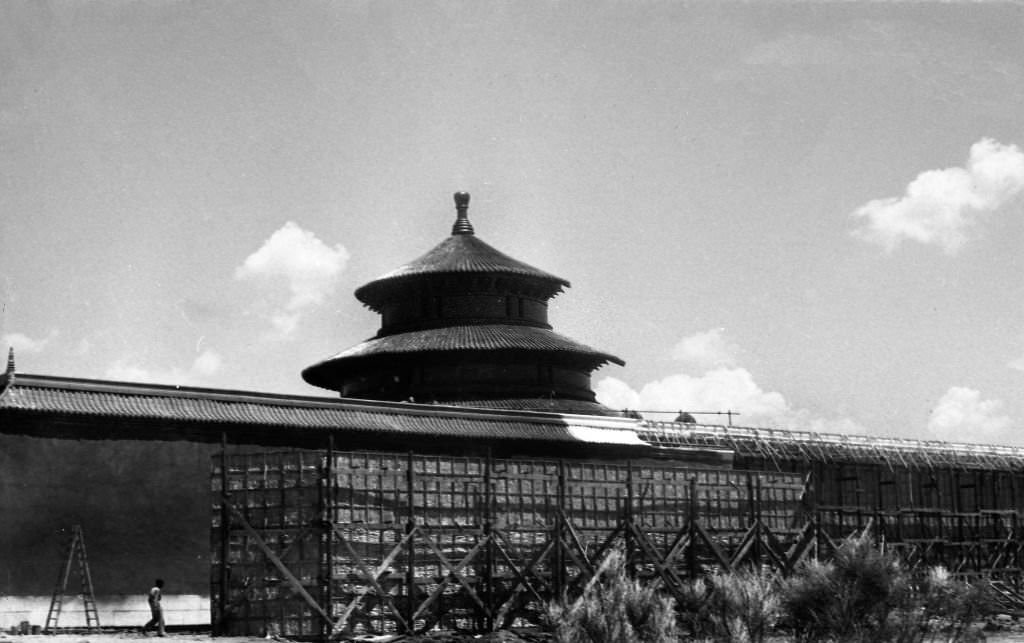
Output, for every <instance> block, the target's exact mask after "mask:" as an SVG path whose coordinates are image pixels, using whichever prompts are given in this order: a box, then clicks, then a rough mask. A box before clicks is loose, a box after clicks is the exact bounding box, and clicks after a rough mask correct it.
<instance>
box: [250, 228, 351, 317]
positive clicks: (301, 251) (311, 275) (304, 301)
mask: <svg viewBox="0 0 1024 643" xmlns="http://www.w3.org/2000/svg"><path fill="white" fill-rule="evenodd" d="M348 258H349V253H348V251H347V250H346V249H345V247H344V246H342V245H341V244H338V245H336V246H334V247H333V248H331V247H330V246H328V245H327V244H325V243H324V242H323V241H321V240H320V239H318V238H317V237H316V235H315V234H313V233H312V232H309V231H308V230H303V229H302V228H300V227H299V226H298V225H297V224H295V223H294V222H292V221H289V222H287V223H285V224H284V225H283V226H281V227H280V228H279V229H278V230H276V231H275V232H274V233H273V234H272V235H270V237H269V238H268V239H267V240H266V241H264V242H263V245H262V246H260V248H259V249H258V250H256V251H255V252H253V253H252V254H251V255H249V256H248V257H246V258H245V261H243V262H242V265H240V266H238V267H237V268H236V269H235V278H236V279H241V280H254V281H260V282H264V283H273V282H275V281H280V280H283V281H284V282H285V284H286V285H287V288H288V299H287V301H285V302H284V303H283V304H280V305H277V306H275V308H274V311H273V312H272V313H270V315H269V317H270V320H271V324H272V325H273V326H274V328H275V329H276V330H277V331H278V332H279V333H280V334H281V335H283V336H288V335H291V334H292V333H293V332H294V331H295V329H296V327H297V326H298V324H299V321H300V319H301V317H302V313H303V312H304V311H306V310H308V309H309V308H310V307H313V306H316V305H319V304H322V303H323V301H324V299H325V298H326V296H327V295H328V294H329V293H330V292H331V291H332V290H333V289H334V286H335V284H336V283H337V280H338V277H339V276H340V275H341V273H342V271H343V270H344V269H345V264H346V263H347V262H348Z"/></svg>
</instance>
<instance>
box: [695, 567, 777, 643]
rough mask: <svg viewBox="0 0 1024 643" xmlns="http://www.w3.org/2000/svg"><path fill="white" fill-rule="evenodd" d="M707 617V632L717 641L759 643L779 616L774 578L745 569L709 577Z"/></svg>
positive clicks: (767, 574)
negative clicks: (708, 624) (710, 588)
mask: <svg viewBox="0 0 1024 643" xmlns="http://www.w3.org/2000/svg"><path fill="white" fill-rule="evenodd" d="M711 585H712V590H711V592H710V595H709V597H708V609H707V611H706V615H707V616H706V618H707V619H708V621H709V622H710V627H709V628H707V630H709V631H708V633H709V634H710V635H711V637H712V638H713V639H714V640H716V641H722V642H730V643H760V642H761V641H764V639H765V637H766V636H767V635H768V632H769V630H770V629H771V628H772V627H773V626H774V625H775V622H776V620H777V618H778V615H779V592H778V582H777V580H776V576H775V574H774V573H771V572H764V571H760V570H754V569H749V568H744V569H741V570H738V571H735V572H733V573H731V574H715V575H714V576H712V577H711Z"/></svg>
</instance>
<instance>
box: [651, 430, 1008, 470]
mask: <svg viewBox="0 0 1024 643" xmlns="http://www.w3.org/2000/svg"><path fill="white" fill-rule="evenodd" d="M639 422H640V425H639V426H638V427H637V431H638V433H639V434H640V436H641V438H642V439H644V440H645V441H647V442H649V443H650V444H651V445H652V446H667V447H669V448H671V447H672V446H673V445H674V444H679V445H680V446H685V447H692V446H694V445H695V444H703V443H707V441H709V440H711V441H716V440H717V441H722V442H723V443H728V444H732V445H734V446H736V445H738V443H739V442H741V441H742V442H746V443H748V444H749V445H750V448H751V450H758V449H761V447H762V446H763V445H765V444H771V447H768V448H764V449H763V451H764V455H765V457H767V458H769V459H773V460H774V459H775V458H776V456H777V455H778V452H777V448H778V446H779V445H782V444H786V445H792V446H795V447H797V448H798V450H802V449H800V447H808V448H811V447H817V448H831V449H849V450H856V451H859V452H862V453H865V454H868V455H876V456H877V455H886V454H897V457H898V458H900V459H901V460H903V458H905V457H910V458H911V459H913V460H914V461H915V462H914V463H915V464H922V465H925V466H934V464H936V463H934V462H928V460H927V455H928V454H932V455H946V456H952V457H954V458H963V457H980V458H986V457H987V458H996V459H999V458H1012V459H1014V460H1015V461H1016V462H1017V463H1018V464H1024V447H1012V446H1006V445H997V444H972V443H966V442H946V441H943V440H917V439H914V438H895V437H887V436H877V435H859V434H848V433H819V432H817V431H807V430H791V429H778V428H757V427H747V426H723V425H714V424H692V423H687V422H665V421H657V420H640V421H639ZM737 451H739V448H738V447H737ZM915 456H916V457H915ZM903 463H906V460H903ZM938 464H948V463H941V462H940V463H938Z"/></svg>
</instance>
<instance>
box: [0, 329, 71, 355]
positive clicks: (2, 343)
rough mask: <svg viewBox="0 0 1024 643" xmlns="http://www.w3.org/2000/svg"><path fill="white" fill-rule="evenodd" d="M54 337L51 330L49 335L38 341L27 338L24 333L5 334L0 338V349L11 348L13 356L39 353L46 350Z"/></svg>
mask: <svg viewBox="0 0 1024 643" xmlns="http://www.w3.org/2000/svg"><path fill="white" fill-rule="evenodd" d="M56 336H57V331H56V330H51V331H50V334H48V335H47V336H46V337H41V338H39V339H36V338H34V337H29V336H28V335H26V334H24V333H5V334H4V335H3V336H2V337H0V347H3V348H8V347H13V348H14V353H15V356H17V354H18V353H41V352H43V351H44V350H46V345H47V344H49V343H50V342H51V341H52V340H53V338H54V337H56ZM5 352H6V351H5Z"/></svg>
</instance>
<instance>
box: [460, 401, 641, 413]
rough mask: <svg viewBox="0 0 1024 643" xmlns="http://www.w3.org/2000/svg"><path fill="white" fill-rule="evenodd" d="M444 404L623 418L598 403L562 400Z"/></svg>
mask: <svg viewBox="0 0 1024 643" xmlns="http://www.w3.org/2000/svg"><path fill="white" fill-rule="evenodd" d="M445 404H447V405H448V406H462V407H468V408H476V409H495V410H503V411H543V412H547V413H574V414H577V415H604V416H608V417H622V416H623V415H622V412H621V411H616V410H613V409H610V408H608V407H607V406H605V405H603V404H601V403H600V402H589V401H587V400H570V399H564V398H547V397H528V398H523V397H516V398H503V399H497V400H495V399H487V400H449V401H446V402H445Z"/></svg>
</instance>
